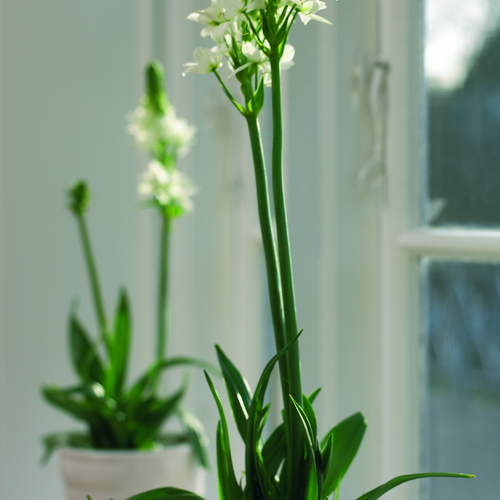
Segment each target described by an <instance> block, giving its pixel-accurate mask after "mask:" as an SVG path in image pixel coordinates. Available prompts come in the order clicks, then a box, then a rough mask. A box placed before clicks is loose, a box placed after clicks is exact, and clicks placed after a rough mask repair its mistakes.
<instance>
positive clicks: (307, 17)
mask: <svg viewBox="0 0 500 500" xmlns="http://www.w3.org/2000/svg"><path fill="white" fill-rule="evenodd" d="M287 3H288V5H296V6H297V7H298V8H299V16H300V19H301V20H302V22H303V23H304V24H307V23H308V22H309V21H319V22H321V23H325V24H332V23H331V22H330V21H328V20H326V19H325V18H324V17H321V16H317V15H316V12H318V11H319V10H323V9H326V4H325V2H321V1H320V0H287Z"/></svg>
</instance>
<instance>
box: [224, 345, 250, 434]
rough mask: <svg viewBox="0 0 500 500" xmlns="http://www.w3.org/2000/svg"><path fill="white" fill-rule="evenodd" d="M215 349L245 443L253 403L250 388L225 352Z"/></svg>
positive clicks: (235, 417) (237, 424)
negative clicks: (249, 412)
mask: <svg viewBox="0 0 500 500" xmlns="http://www.w3.org/2000/svg"><path fill="white" fill-rule="evenodd" d="M215 349H216V351H217V357H218V359H219V364H220V367H221V370H222V375H223V377H224V381H225V382H226V388H227V394H228V396H229V402H230V404H231V409H232V410H233V415H234V420H235V422H236V426H237V427H238V431H239V433H240V435H241V437H242V438H243V441H244V440H245V439H246V436H247V420H248V411H249V410H250V403H251V401H252V394H251V391H250V387H249V386H248V383H247V381H246V380H245V379H244V377H243V376H242V375H241V373H240V372H239V371H238V369H237V368H236V366H234V364H233V363H232V362H231V361H230V359H229V358H228V357H227V356H226V354H225V353H224V351H223V350H222V349H221V348H220V347H219V346H218V345H216V346H215Z"/></svg>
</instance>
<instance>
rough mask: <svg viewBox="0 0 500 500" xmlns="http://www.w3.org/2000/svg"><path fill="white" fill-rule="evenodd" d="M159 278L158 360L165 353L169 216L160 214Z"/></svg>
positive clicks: (163, 356) (160, 359)
mask: <svg viewBox="0 0 500 500" xmlns="http://www.w3.org/2000/svg"><path fill="white" fill-rule="evenodd" d="M161 224H162V227H161V236H160V238H161V239H160V279H159V283H158V338H157V348H156V358H157V360H158V361H159V362H160V361H162V360H164V359H165V358H166V355H167V334H168V278H169V276H168V269H169V268H168V260H169V251H170V217H169V216H168V215H166V214H164V213H163V212H162V214H161Z"/></svg>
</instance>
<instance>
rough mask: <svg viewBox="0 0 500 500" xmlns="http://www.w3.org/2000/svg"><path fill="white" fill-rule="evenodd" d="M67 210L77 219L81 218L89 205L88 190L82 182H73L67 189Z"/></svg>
mask: <svg viewBox="0 0 500 500" xmlns="http://www.w3.org/2000/svg"><path fill="white" fill-rule="evenodd" d="M67 203H68V208H69V209H70V210H71V211H72V212H73V214H74V215H76V216H77V217H81V216H82V215H83V214H84V213H85V212H86V211H87V210H88V208H89V205H90V190H89V187H88V185H87V183H86V182H85V181H83V180H80V181H76V182H74V183H73V184H72V185H71V187H70V188H69V189H68V202H67Z"/></svg>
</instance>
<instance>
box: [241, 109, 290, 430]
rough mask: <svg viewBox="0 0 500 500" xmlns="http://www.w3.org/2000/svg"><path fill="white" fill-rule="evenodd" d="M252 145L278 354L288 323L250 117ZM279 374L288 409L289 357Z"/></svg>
mask: <svg viewBox="0 0 500 500" xmlns="http://www.w3.org/2000/svg"><path fill="white" fill-rule="evenodd" d="M247 124H248V131H249V134H250V143H251V146H252V155H253V163H254V170H255V184H256V186H257V204H258V211H259V221H260V230H261V234H262V246H263V247H264V257H265V261H266V270H267V285H268V289H269V300H270V303H271V314H272V319H273V327H274V338H275V342H276V350H277V351H279V350H281V349H283V347H285V345H286V341H285V320H284V311H283V298H282V292H281V282H280V277H279V271H278V261H277V255H276V248H275V243H274V237H273V229H272V223H271V209H270V204H269V195H268V187H267V175H266V166H265V161H264V151H263V147H262V138H261V133H260V127H259V121H258V119H257V118H256V117H254V116H248V117H247ZM279 368H280V373H281V374H282V377H281V379H282V383H281V390H282V394H283V404H284V405H285V406H286V405H288V404H289V402H290V397H289V394H290V388H289V385H288V362H287V358H286V356H283V357H282V358H281V359H280V361H279ZM288 416H289V414H288V413H285V417H286V418H285V425H286V427H287V428H288V426H289V422H288Z"/></svg>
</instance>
